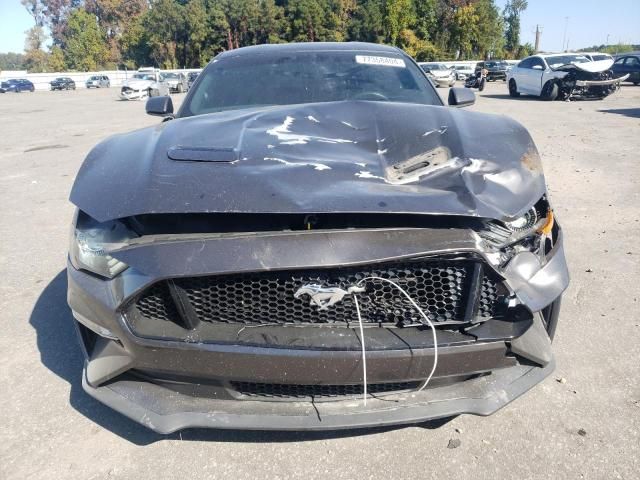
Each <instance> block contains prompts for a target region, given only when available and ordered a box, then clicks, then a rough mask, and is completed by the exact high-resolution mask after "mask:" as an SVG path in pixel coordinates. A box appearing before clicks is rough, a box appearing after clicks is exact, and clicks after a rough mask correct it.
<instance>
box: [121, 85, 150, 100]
mask: <svg viewBox="0 0 640 480" xmlns="http://www.w3.org/2000/svg"><path fill="white" fill-rule="evenodd" d="M148 96H149V92H148V90H135V89H133V88H130V87H122V89H121V90H120V95H119V98H120V100H142V99H144V98H146V97H148Z"/></svg>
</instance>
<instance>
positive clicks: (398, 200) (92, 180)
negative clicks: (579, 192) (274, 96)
mask: <svg viewBox="0 0 640 480" xmlns="http://www.w3.org/2000/svg"><path fill="white" fill-rule="evenodd" d="M169 151H173V152H179V153H180V155H175V156H174V158H180V159H179V160H175V159H171V158H169V156H168V152H169ZM198 152H199V153H198ZM202 152H205V153H206V152H214V154H213V155H212V156H211V158H212V159H214V160H217V161H190V160H191V156H192V155H191V154H192V153H193V154H194V155H193V159H200V160H202V158H207V155H204V157H203V156H202V155H201V154H202ZM216 152H218V153H219V152H223V154H222V155H218V154H217V153H216ZM172 156H173V155H172ZM185 157H186V159H185ZM220 159H222V160H224V161H220ZM544 192H545V183H544V177H543V174H542V170H541V166H540V163H539V158H538V153H537V151H536V149H535V146H534V144H533V142H532V140H531V137H530V136H529V134H528V132H527V131H526V130H525V129H524V128H523V127H522V126H521V125H520V124H518V123H516V122H515V121H513V120H511V119H509V118H507V117H503V116H494V115H487V114H481V113H475V112H469V111H464V110H459V109H454V108H448V107H440V106H424V105H414V104H400V103H390V102H367V101H356V102H333V103H318V104H304V105H293V106H282V107H269V108H260V109H251V110H236V111H229V112H220V113H214V114H208V115H200V116H195V117H186V118H181V119H176V120H172V121H169V122H164V123H161V124H159V125H158V126H155V127H150V128H145V129H142V130H137V131H134V132H131V133H127V134H122V135H116V136H113V137H111V138H109V139H107V140H105V141H103V142H102V143H100V144H99V145H97V146H96V147H95V148H94V149H93V150H92V151H91V152H90V153H89V155H88V156H87V158H86V160H85V162H84V164H83V165H82V167H81V169H80V172H79V173H78V176H77V178H76V181H75V184H74V186H73V190H72V192H71V201H72V202H73V203H74V204H75V205H76V206H78V207H79V208H80V209H81V210H83V211H85V212H86V213H88V214H89V215H91V216H92V217H94V218H96V219H97V220H100V221H104V220H108V219H114V218H122V217H127V216H131V215H138V214H144V213H181V212H184V213H195V212H247V213H261V212H265V213H266V212H269V213H311V212H314V213H324V212H368V213H373V212H381V213H393V212H397V213H423V214H450V215H471V216H481V217H487V218H498V219H505V218H511V217H514V216H516V215H518V214H520V213H522V212H524V211H526V209H527V208H529V207H530V205H531V204H533V203H534V202H535V201H537V200H538V199H539V198H540V197H541V196H542V195H543V194H544Z"/></svg>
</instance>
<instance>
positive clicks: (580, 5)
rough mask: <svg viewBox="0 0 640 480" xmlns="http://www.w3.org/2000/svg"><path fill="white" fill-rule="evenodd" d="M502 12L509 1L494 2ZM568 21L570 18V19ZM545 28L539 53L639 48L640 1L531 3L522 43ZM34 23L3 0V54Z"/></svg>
mask: <svg viewBox="0 0 640 480" xmlns="http://www.w3.org/2000/svg"><path fill="white" fill-rule="evenodd" d="M495 1H496V4H497V5H498V7H499V8H500V9H502V8H503V7H504V5H505V3H506V1H507V0H495ZM567 17H568V18H567ZM536 24H538V25H541V26H542V37H541V42H540V49H541V50H544V51H561V50H562V44H563V38H565V24H566V27H567V28H566V32H567V33H566V40H565V43H566V41H567V40H568V43H569V49H579V48H584V47H590V46H592V45H600V44H603V43H606V42H607V36H608V38H609V43H611V44H613V43H620V42H622V43H632V44H640V0H607V1H606V2H605V1H604V0H529V7H528V8H527V10H525V11H524V13H523V15H522V20H521V31H520V38H521V43H525V42H530V43H531V44H534V41H535V35H534V32H535V28H536ZM32 26H33V19H32V18H31V16H30V15H29V14H28V13H27V11H26V10H25V8H24V7H23V6H22V5H21V4H20V0H0V52H22V51H23V50H24V38H25V35H24V32H25V31H26V30H28V29H29V28H31V27H32Z"/></svg>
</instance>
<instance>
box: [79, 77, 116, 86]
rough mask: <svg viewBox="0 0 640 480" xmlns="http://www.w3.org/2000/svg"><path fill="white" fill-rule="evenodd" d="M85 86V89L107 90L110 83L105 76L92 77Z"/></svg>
mask: <svg viewBox="0 0 640 480" xmlns="http://www.w3.org/2000/svg"><path fill="white" fill-rule="evenodd" d="M85 85H86V86H87V88H94V87H95V88H102V87H106V88H109V87H110V86H111V81H110V80H109V77H107V76H106V75H94V76H92V77H89V79H88V80H87V81H86V83H85Z"/></svg>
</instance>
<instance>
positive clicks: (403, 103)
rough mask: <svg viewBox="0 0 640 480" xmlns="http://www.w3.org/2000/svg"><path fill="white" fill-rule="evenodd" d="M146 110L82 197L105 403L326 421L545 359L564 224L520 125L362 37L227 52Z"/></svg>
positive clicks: (335, 422) (78, 254) (76, 313)
mask: <svg viewBox="0 0 640 480" xmlns="http://www.w3.org/2000/svg"><path fill="white" fill-rule="evenodd" d="M474 100H475V96H474V94H473V92H472V91H470V90H468V89H464V88H462V89H457V88H453V89H451V90H450V92H449V104H450V105H453V106H456V107H461V106H465V105H469V104H471V103H473V101H474ZM147 112H148V113H150V114H153V115H159V116H162V117H164V121H163V122H162V123H160V124H158V125H157V126H154V127H149V128H145V129H142V130H137V131H134V132H131V133H126V134H120V135H116V136H113V137H111V138H109V139H107V140H105V141H103V142H102V143H100V144H99V145H97V146H96V147H95V148H94V149H93V150H92V151H91V152H90V153H89V154H88V156H87V158H86V160H85V162H84V164H83V165H82V167H81V169H80V171H79V173H78V175H77V178H76V181H75V184H74V186H73V190H72V192H71V196H70V199H71V201H72V202H73V203H74V204H75V206H76V207H77V210H76V214H75V217H74V220H73V228H72V235H71V239H70V248H69V262H68V268H67V275H68V303H69V306H70V307H71V310H72V312H73V317H74V318H75V322H74V323H75V325H76V327H77V329H78V332H79V338H80V339H81V345H82V349H83V352H84V356H85V365H84V370H83V380H82V382H83V387H84V389H85V391H86V392H88V393H89V394H90V395H92V396H93V397H95V398H96V399H98V400H99V401H101V402H103V403H105V404H107V405H109V406H110V407H112V408H114V409H115V410H117V411H119V412H121V413H123V414H124V415H127V416H128V417H130V418H132V419H133V420H135V421H138V422H140V423H142V424H143V425H146V426H147V427H149V428H151V429H153V430H155V431H157V432H162V433H168V432H172V431H175V430H178V429H181V428H186V427H212V428H240V429H258V430H260V429H284V430H287V429H288V430H293V429H335V428H348V427H364V426H370V425H385V424H401V423H414V422H420V421H423V420H426V419H433V418H443V417H448V416H454V415H458V414H461V413H471V414H477V415H489V414H491V413H493V412H495V411H496V410H498V409H499V408H501V407H503V406H504V405H506V404H507V403H509V402H510V401H512V400H513V399H515V398H516V397H518V396H519V395H521V394H523V393H524V392H525V391H527V390H528V389H530V388H531V387H533V386H534V385H535V384H537V383H538V382H540V381H541V380H543V379H544V378H545V377H546V376H547V375H549V374H550V373H551V372H552V371H553V368H554V359H553V354H552V350H551V338H553V335H554V331H555V329H556V324H557V321H558V312H559V308H560V299H561V296H562V292H563V291H564V289H565V288H566V287H567V284H568V273H567V267H566V263H565V256H564V250H563V241H562V231H561V229H560V227H559V225H558V223H557V221H556V219H555V216H554V213H553V210H552V208H551V206H550V204H549V200H548V197H547V191H546V188H545V181H544V176H543V173H542V167H541V163H540V158H539V155H538V152H537V150H536V147H535V145H534V143H533V141H532V139H531V137H530V135H529V133H528V132H527V131H526V130H525V129H524V128H523V127H522V126H521V125H520V124H518V123H517V122H515V121H513V120H511V119H509V118H507V117H504V116H493V115H486V114H481V113H475V112H467V111H464V110H462V109H458V108H449V107H445V106H444V105H443V103H442V101H441V99H440V97H439V96H438V94H437V92H436V90H435V88H434V87H433V86H432V85H431V83H430V82H429V81H428V79H427V77H426V76H425V74H424V73H423V72H422V71H421V70H420V68H419V67H418V65H417V64H416V63H415V62H414V61H413V60H412V59H411V58H410V57H409V56H407V55H406V54H405V53H403V52H402V51H400V50H398V49H396V48H392V47H388V46H383V45H373V44H366V43H304V44H286V45H261V46H253V47H247V48H240V49H235V50H231V51H228V52H224V53H221V54H220V55H218V56H217V57H216V58H215V59H214V60H213V61H212V62H211V63H210V64H209V65H208V66H207V67H206V68H205V70H204V71H203V72H202V74H201V76H200V77H199V78H198V81H197V82H196V84H195V85H194V88H193V89H192V90H191V91H190V92H189V93H188V94H187V97H186V98H185V100H184V102H183V104H182V107H181V108H180V110H179V111H178V112H177V114H175V115H174V112H173V104H172V101H171V98H170V97H168V96H167V97H154V98H150V99H149V100H148V101H147ZM114 192H117V195H114Z"/></svg>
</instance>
